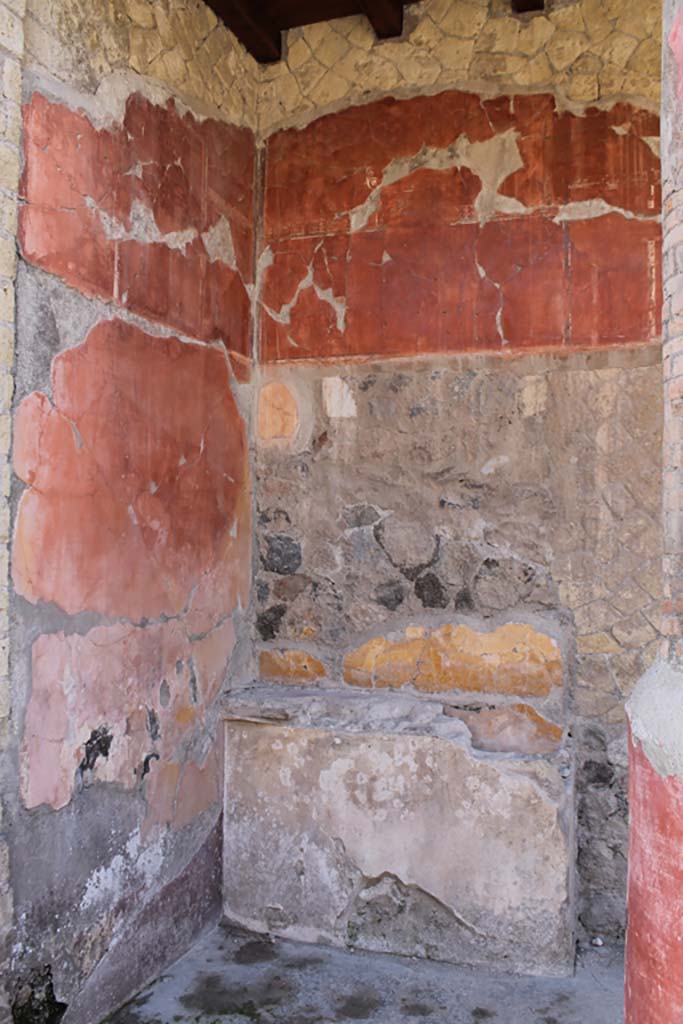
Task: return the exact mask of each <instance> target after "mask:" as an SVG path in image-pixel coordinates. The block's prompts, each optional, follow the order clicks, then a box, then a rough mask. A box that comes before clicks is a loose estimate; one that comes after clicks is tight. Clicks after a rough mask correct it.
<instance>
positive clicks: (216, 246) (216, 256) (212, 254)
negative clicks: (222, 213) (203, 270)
mask: <svg viewBox="0 0 683 1024" xmlns="http://www.w3.org/2000/svg"><path fill="white" fill-rule="evenodd" d="M202 241H203V242H204V248H205V249H206V252H207V254H208V257H209V259H210V260H211V262H212V263H216V262H217V261H220V262H222V263H225V264H226V266H228V267H230V269H231V270H237V261H236V259H235V246H234V244H233V240H232V230H231V228H230V221H229V220H228V219H227V218H226V217H219V218H218V220H217V221H216V223H215V224H214V225H213V227H211V228H209V230H208V231H205V232H204V234H203V235H202Z"/></svg>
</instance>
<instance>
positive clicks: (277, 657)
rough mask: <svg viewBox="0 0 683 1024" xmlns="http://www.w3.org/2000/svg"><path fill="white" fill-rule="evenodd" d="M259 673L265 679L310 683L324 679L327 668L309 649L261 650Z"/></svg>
mask: <svg viewBox="0 0 683 1024" xmlns="http://www.w3.org/2000/svg"><path fill="white" fill-rule="evenodd" d="M259 673H260V675H261V677H262V678H263V679H280V680H286V681H287V682H292V683H310V682H313V681H314V680H315V679H323V678H324V677H325V675H326V669H325V666H324V665H323V663H322V661H319V660H318V658H314V657H313V655H312V654H308V652H307V651H261V654H260V655H259Z"/></svg>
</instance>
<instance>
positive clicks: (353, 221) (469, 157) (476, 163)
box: [338, 129, 525, 263]
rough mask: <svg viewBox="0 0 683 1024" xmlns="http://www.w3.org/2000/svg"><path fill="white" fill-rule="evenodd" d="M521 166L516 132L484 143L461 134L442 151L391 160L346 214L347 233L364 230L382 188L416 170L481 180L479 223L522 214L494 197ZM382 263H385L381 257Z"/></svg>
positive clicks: (521, 209)
mask: <svg viewBox="0 0 683 1024" xmlns="http://www.w3.org/2000/svg"><path fill="white" fill-rule="evenodd" d="M523 166H524V164H523V161H522V158H521V155H520V152H519V147H518V145H517V133H516V132H515V131H514V130H512V129H510V130H509V131H506V132H503V133H501V134H499V135H494V137H493V138H492V139H487V140H486V141H485V142H470V140H469V139H468V138H467V136H466V135H461V136H460V137H459V138H458V140H457V141H456V142H454V143H453V144H452V145H451V146H446V147H444V148H442V149H438V148H436V147H433V146H425V147H424V148H423V149H422V150H420V152H419V153H418V154H416V155H415V156H410V157H401V158H400V159H396V160H392V161H391V163H390V164H389V165H388V166H387V167H386V168H385V170H384V173H383V175H382V179H381V181H380V182H379V183H378V184H377V185H375V187H374V188H373V190H372V192H371V193H370V195H369V196H368V198H367V199H366V200H365V202H363V203H361V204H360V205H359V206H356V207H354V209H353V210H351V211H349V213H348V217H349V224H350V230H351V233H352V234H353V233H354V232H357V231H361V230H362V229H363V228H365V227H367V225H368V223H369V221H370V219H371V217H373V216H374V215H375V214H376V213H377V212H378V210H379V205H380V199H381V196H382V192H383V191H384V189H385V188H387V187H388V186H389V185H393V184H395V183H396V182H397V181H401V180H403V179H404V178H408V177H410V175H411V174H413V173H414V172H415V171H418V170H429V171H447V170H450V169H451V168H453V169H458V170H459V169H460V168H462V167H467V168H468V170H471V171H472V173H473V174H475V175H476V176H477V177H478V178H479V180H480V181H481V191H480V193H479V195H478V197H477V199H476V203H475V208H476V210H477V213H478V216H479V219H480V221H481V223H484V222H485V221H486V220H488V219H489V218H490V217H492V216H493V215H494V214H495V213H520V212H521V213H523V212H525V207H524V206H523V205H522V203H520V202H518V201H517V200H515V199H510V198H508V197H506V196H499V195H498V194H497V193H498V189H499V187H500V185H501V184H502V183H503V181H505V179H506V178H507V177H509V175H510V174H513V173H514V172H515V171H516V170H519V169H520V168H521V167H523ZM338 216H341V214H339V215H338ZM384 256H386V253H385V254H384ZM382 262H383V263H384V262H386V260H385V258H384V257H383V258H382Z"/></svg>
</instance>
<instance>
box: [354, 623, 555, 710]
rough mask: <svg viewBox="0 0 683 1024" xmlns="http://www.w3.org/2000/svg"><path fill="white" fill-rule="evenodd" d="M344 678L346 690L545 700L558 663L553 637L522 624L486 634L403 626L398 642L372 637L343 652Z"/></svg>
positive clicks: (460, 628)
mask: <svg viewBox="0 0 683 1024" xmlns="http://www.w3.org/2000/svg"><path fill="white" fill-rule="evenodd" d="M344 679H345V681H346V682H347V683H349V684H351V685H352V686H367V687H383V686H389V687H394V688H399V687H402V686H406V685H412V686H414V687H415V688H416V689H418V690H422V691H424V692H428V693H439V692H443V691H447V690H468V691H474V692H478V693H501V694H512V695H518V696H527V697H532V696H533V697H545V696H547V695H548V694H549V693H550V692H551V691H552V689H553V688H554V687H556V686H560V685H561V683H562V661H561V655H560V650H559V648H558V646H557V644H556V643H555V641H554V640H553V639H551V638H550V637H548V636H546V635H545V634H543V633H538V632H536V631H535V630H534V629H532V628H531V626H527V625H524V624H519V623H508V624H507V625H505V626H500V627H499V628H498V629H495V630H493V631H492V632H490V633H477V632H476V631H475V630H473V629H470V627H469V626H452V625H446V626H442V627H440V628H439V629H436V630H434V631H433V632H432V633H431V634H430V635H428V634H426V632H425V631H423V630H422V629H421V628H412V629H410V628H409V629H408V630H406V633H405V636H404V637H402V638H400V639H391V638H387V637H375V638H374V639H372V640H370V641H368V643H366V644H364V645H363V646H362V647H360V648H358V649H357V650H356V651H352V652H350V653H349V654H347V656H346V658H345V659H344Z"/></svg>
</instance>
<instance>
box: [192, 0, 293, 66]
mask: <svg viewBox="0 0 683 1024" xmlns="http://www.w3.org/2000/svg"><path fill="white" fill-rule="evenodd" d="M208 4H209V7H211V8H212V9H213V11H214V13H215V14H217V15H218V17H219V18H221V19H222V20H223V21H224V22H225V24H226V25H227V27H228V28H229V29H230V30H231V31H232V32H234V33H235V35H236V36H237V38H238V39H239V41H240V42H241V43H242V44H243V45H244V46H246V48H247V50H249V52H250V53H251V54H252V56H254V57H255V58H256V60H257V61H259V62H260V63H261V64H272V63H273V62H274V61H278V60H280V58H281V57H282V33H281V31H280V28H279V26H278V25H276V23H275V22H274V21H272V20H271V19H270V18H269V17H268V14H267V13H266V11H265V9H264V5H263V0H261V2H255V0H208Z"/></svg>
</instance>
